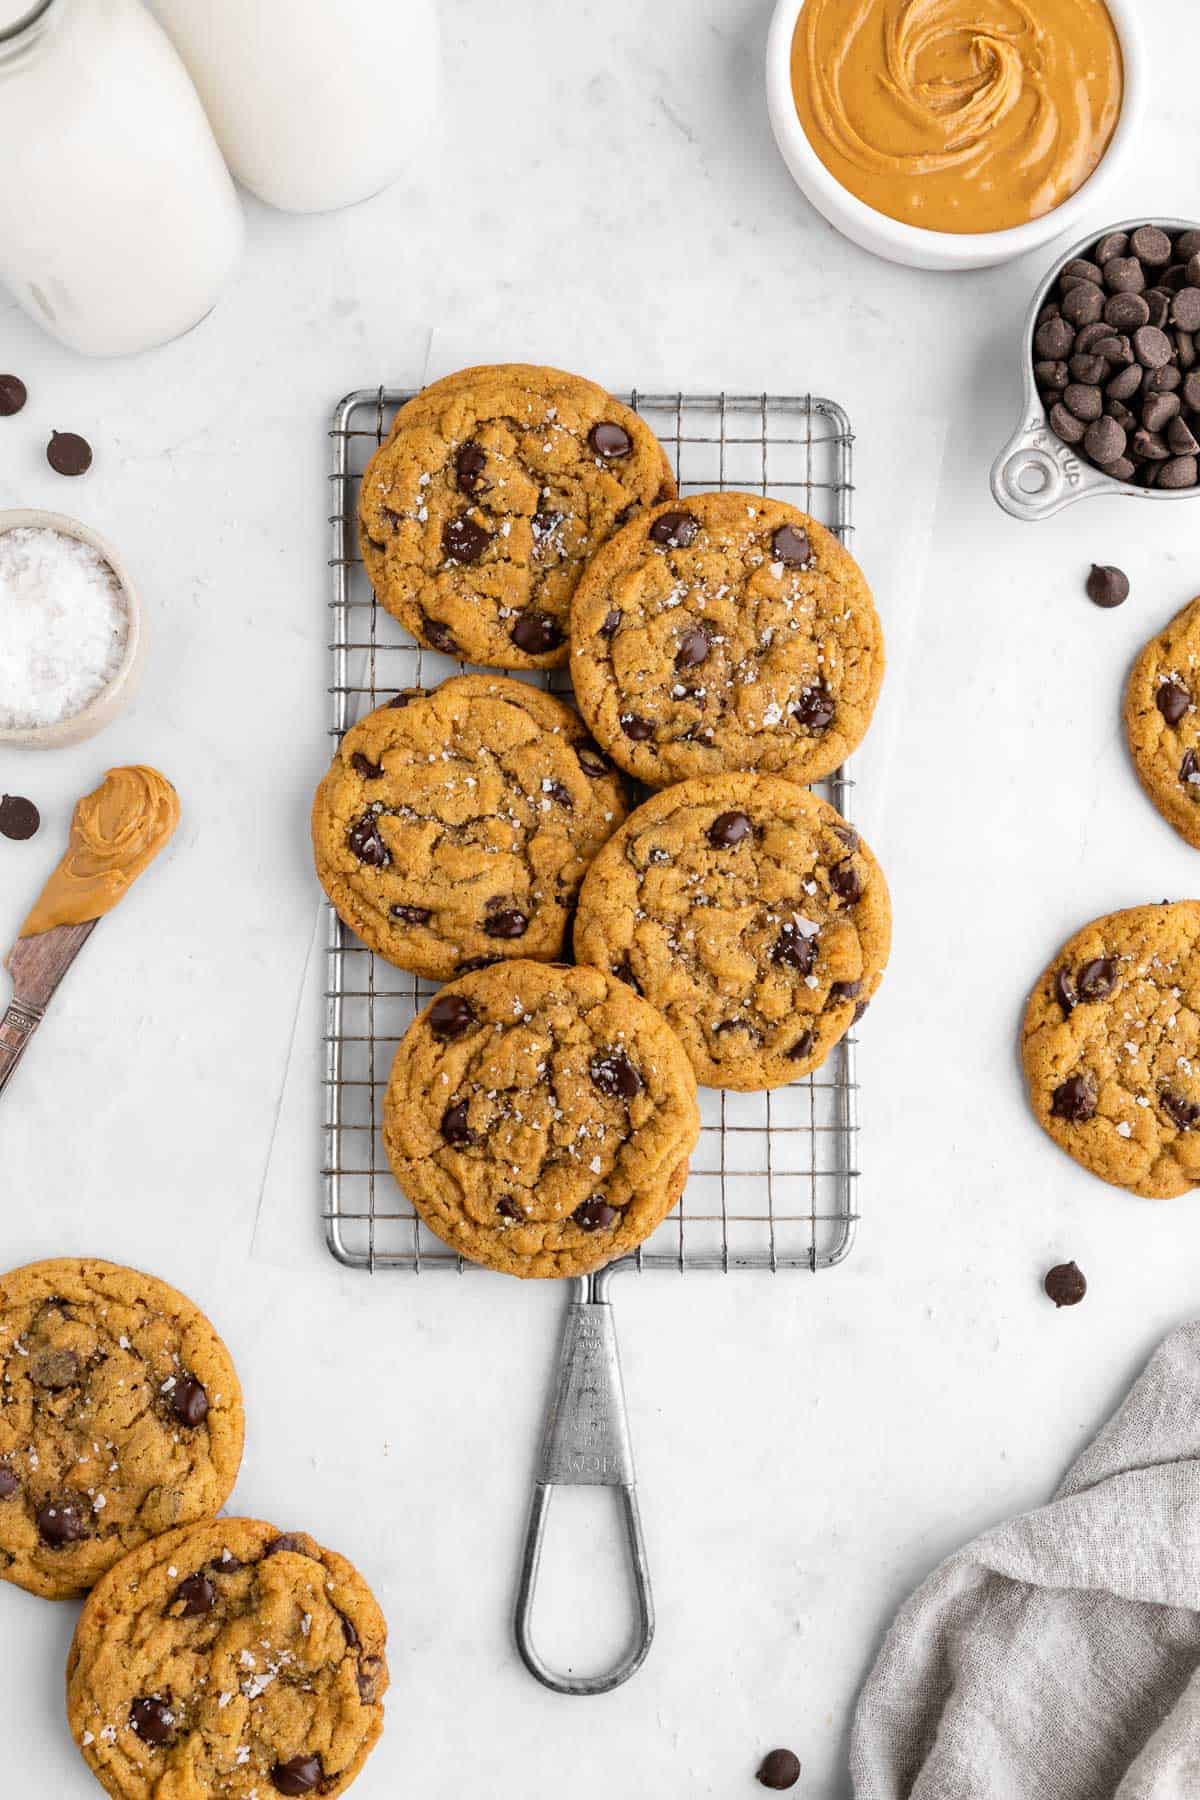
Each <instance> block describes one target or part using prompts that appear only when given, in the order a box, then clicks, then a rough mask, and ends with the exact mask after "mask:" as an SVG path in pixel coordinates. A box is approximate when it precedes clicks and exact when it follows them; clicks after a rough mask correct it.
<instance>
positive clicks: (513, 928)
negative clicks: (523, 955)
mask: <svg viewBox="0 0 1200 1800" xmlns="http://www.w3.org/2000/svg"><path fill="white" fill-rule="evenodd" d="M483 929H484V930H485V931H486V932H487V934H488V936H489V937H494V938H519V937H524V936H525V933H526V932H527V931H528V930H529V920H528V919H527V918H526V917H525V914H524V913H523V912H518V911H517V908H516V907H515V906H504V907H501V908H500V909H499V910H498V911H497V912H490V913H488V914H487V915H486V917H485V918H484V921H483Z"/></svg>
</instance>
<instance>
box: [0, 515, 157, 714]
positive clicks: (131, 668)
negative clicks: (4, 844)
mask: <svg viewBox="0 0 1200 1800" xmlns="http://www.w3.org/2000/svg"><path fill="white" fill-rule="evenodd" d="M8 531H60V532H62V534H63V535H64V536H65V537H72V538H76V539H78V541H79V542H80V543H83V544H88V545H90V547H91V548H92V549H93V550H94V551H95V552H96V554H97V555H98V556H102V557H103V558H104V560H105V562H106V563H107V564H108V566H109V568H110V569H111V570H112V572H113V574H114V575H115V576H116V579H117V585H118V586H119V587H120V590H121V596H122V599H123V600H124V602H125V609H126V612H127V614H128V617H129V630H128V632H127V634H126V638H125V649H124V652H123V654H122V656H121V660H120V662H119V663H118V664H117V667H116V668H115V669H114V670H113V673H112V674H111V675H110V676H109V678H108V680H107V681H106V682H105V684H104V686H103V687H102V688H101V689H100V691H99V693H98V694H93V695H92V698H91V699H90V700H89V701H88V702H87V703H86V705H84V706H81V707H80V708H79V711H78V712H73V713H69V714H68V715H67V717H66V718H65V719H55V720H53V721H52V722H51V723H50V724H47V725H6V726H0V745H4V744H15V745H18V746H19V745H22V744H37V743H44V744H53V743H55V742H57V741H62V742H64V743H66V742H70V741H74V740H76V739H77V738H78V737H80V736H83V735H85V734H86V728H87V727H88V726H89V725H90V723H91V721H92V719H93V718H94V717H95V715H96V714H97V713H98V712H106V711H107V709H108V707H109V705H110V703H111V701H112V698H113V695H114V694H116V693H117V692H119V690H120V689H121V688H122V687H124V685H125V684H126V682H127V681H129V679H130V677H131V676H132V675H133V674H134V672H135V671H136V669H137V667H138V665H139V663H140V661H141V656H142V613H141V605H140V603H139V601H138V597H137V593H136V591H135V589H134V586H133V583H132V582H131V580H130V579H129V573H128V570H127V569H126V567H125V564H124V562H123V560H122V558H121V557H120V555H119V554H118V553H117V551H116V550H114V549H113V547H112V545H111V544H110V543H108V541H107V540H106V539H105V538H103V537H101V535H100V533H99V532H98V531H93V530H92V527H91V526H90V525H85V524H84V523H83V522H82V520H80V519H72V518H69V517H68V516H67V514H66V513H57V512H46V511H44V510H43V509H42V508H41V507H36V506H16V507H12V508H10V509H9V510H8V511H0V536H3V535H4V533H5V532H8ZM104 722H105V723H107V720H105V721H104Z"/></svg>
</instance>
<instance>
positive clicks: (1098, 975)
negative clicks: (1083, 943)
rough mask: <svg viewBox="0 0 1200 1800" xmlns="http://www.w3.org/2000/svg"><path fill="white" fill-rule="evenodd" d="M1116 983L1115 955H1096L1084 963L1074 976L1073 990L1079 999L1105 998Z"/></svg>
mask: <svg viewBox="0 0 1200 1800" xmlns="http://www.w3.org/2000/svg"><path fill="white" fill-rule="evenodd" d="M1116 985H1117V959H1116V957H1115V956H1097V957H1095V958H1094V959H1093V960H1092V961H1091V962H1086V963H1084V965H1083V967H1082V968H1081V969H1080V971H1079V973H1078V975H1077V976H1076V978H1075V991H1076V993H1077V994H1078V996H1079V998H1080V1000H1107V999H1108V996H1109V995H1110V994H1111V993H1112V991H1113V989H1114V988H1115V987H1116Z"/></svg>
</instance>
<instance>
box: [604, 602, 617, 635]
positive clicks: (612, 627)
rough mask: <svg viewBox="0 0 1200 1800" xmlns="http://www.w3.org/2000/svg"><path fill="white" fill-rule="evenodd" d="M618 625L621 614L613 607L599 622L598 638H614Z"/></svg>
mask: <svg viewBox="0 0 1200 1800" xmlns="http://www.w3.org/2000/svg"><path fill="white" fill-rule="evenodd" d="M620 623H621V614H620V612H619V611H618V609H617V608H616V607H615V606H614V607H612V608H611V609H610V610H609V611H608V612H606V613H605V615H604V617H603V619H602V620H601V622H600V636H601V637H606V638H610V637H613V636H615V634H616V631H617V627H618V626H619V625H620Z"/></svg>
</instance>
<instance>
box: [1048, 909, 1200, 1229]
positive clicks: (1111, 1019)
mask: <svg viewBox="0 0 1200 1800" xmlns="http://www.w3.org/2000/svg"><path fill="white" fill-rule="evenodd" d="M1022 1048H1023V1054H1024V1061H1025V1076H1026V1079H1027V1081H1028V1083H1029V1098H1030V1101H1031V1103H1032V1105H1033V1110H1034V1112H1035V1114H1036V1115H1037V1119H1038V1122H1039V1124H1041V1125H1042V1126H1043V1128H1044V1129H1045V1130H1046V1131H1048V1132H1049V1134H1050V1136H1051V1137H1052V1138H1053V1139H1054V1141H1055V1143H1056V1144H1059V1145H1061V1146H1062V1148H1063V1149H1064V1150H1066V1151H1067V1153H1068V1154H1069V1155H1070V1156H1073V1157H1074V1158H1075V1161H1076V1162H1077V1163H1080V1164H1082V1166H1083V1167H1084V1168H1085V1169H1090V1170H1091V1172H1092V1174H1093V1175H1099V1176H1100V1178H1101V1179H1102V1180H1103V1181H1111V1182H1112V1183H1113V1184H1114V1186H1116V1187H1123V1188H1128V1189H1129V1190H1130V1191H1131V1192H1132V1193H1135V1194H1144V1195H1146V1196H1147V1197H1148V1198H1149V1199H1152V1200H1166V1199H1170V1198H1172V1197H1173V1196H1174V1195H1176V1194H1184V1193H1186V1192H1187V1191H1188V1189H1189V1188H1193V1187H1195V1186H1197V1184H1200V901H1196V900H1176V901H1173V902H1166V901H1164V902H1163V904H1162V905H1161V906H1133V907H1130V908H1129V909H1128V910H1127V911H1125V912H1117V913H1110V914H1109V915H1108V916H1107V917H1106V918H1102V919H1094V920H1093V921H1092V923H1091V924H1090V925H1085V926H1084V928H1083V930H1082V931H1078V932H1076V934H1075V936H1074V937H1073V938H1071V940H1070V942H1069V943H1067V944H1065V945H1064V946H1063V948H1062V950H1061V951H1060V952H1059V954H1058V955H1057V956H1056V957H1055V959H1054V961H1053V962H1052V963H1051V964H1050V966H1049V968H1048V969H1047V970H1046V971H1045V973H1044V974H1043V975H1042V977H1041V980H1040V981H1039V982H1038V984H1037V986H1036V987H1035V988H1034V990H1033V993H1032V995H1031V996H1030V999H1029V1004H1028V1007H1027V1008H1026V1011H1025V1025H1024V1032H1023V1043H1022Z"/></svg>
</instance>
